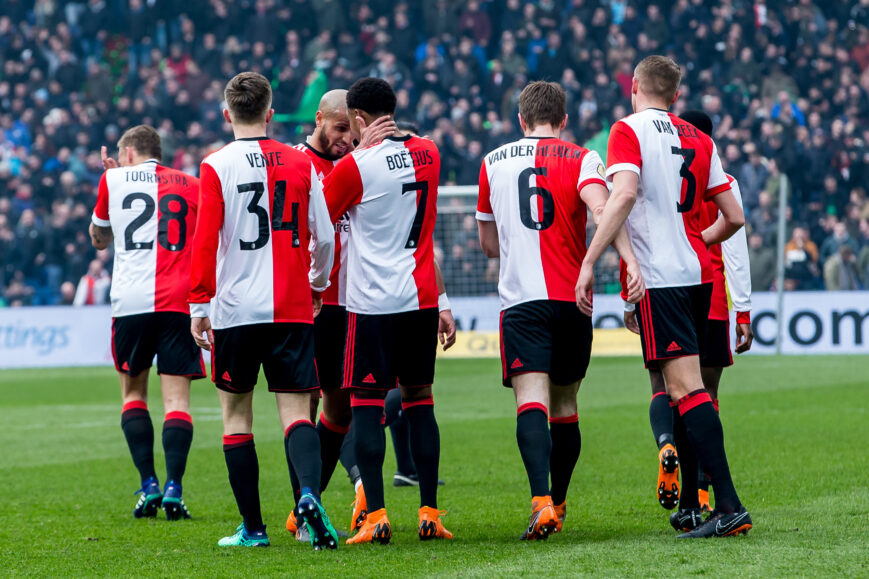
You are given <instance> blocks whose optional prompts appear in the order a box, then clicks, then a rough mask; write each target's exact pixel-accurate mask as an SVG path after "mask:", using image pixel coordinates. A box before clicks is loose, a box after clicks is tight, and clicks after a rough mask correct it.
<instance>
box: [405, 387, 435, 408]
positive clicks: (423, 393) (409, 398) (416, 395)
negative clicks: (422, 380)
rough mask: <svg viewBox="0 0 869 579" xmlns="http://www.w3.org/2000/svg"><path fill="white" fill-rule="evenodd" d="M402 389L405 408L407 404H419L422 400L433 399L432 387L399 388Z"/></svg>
mask: <svg viewBox="0 0 869 579" xmlns="http://www.w3.org/2000/svg"><path fill="white" fill-rule="evenodd" d="M399 388H401V404H402V406H404V404H405V403H410V402H417V401H420V400H426V399H429V400H430V399H431V397H432V393H431V386H423V387H410V386H399Z"/></svg>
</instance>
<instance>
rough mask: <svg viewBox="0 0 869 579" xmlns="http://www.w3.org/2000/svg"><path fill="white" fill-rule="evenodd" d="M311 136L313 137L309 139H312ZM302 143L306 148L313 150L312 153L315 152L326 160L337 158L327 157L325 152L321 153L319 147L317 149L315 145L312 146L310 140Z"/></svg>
mask: <svg viewBox="0 0 869 579" xmlns="http://www.w3.org/2000/svg"><path fill="white" fill-rule="evenodd" d="M310 138H311V137H308V139H310ZM302 144H303V145H305V148H306V149H308V150H309V151H311V152H312V153H314V154H315V155H317V156H318V157H320V158H321V159H325V160H326V161H334V160H335V159H331V158H329V157H327V156H326V155H324V154H323V153H321V152H320V151H318V150H317V149H315V148H314V147H312V146H311V143H310V142H308V141H307V140H306V141H305V142H304V143H302Z"/></svg>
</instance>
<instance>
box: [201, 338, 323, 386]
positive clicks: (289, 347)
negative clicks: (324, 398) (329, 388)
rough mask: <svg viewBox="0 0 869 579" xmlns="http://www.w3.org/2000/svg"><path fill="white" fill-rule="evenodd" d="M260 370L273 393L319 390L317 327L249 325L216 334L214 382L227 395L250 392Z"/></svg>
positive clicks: (213, 355)
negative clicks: (227, 393)
mask: <svg viewBox="0 0 869 579" xmlns="http://www.w3.org/2000/svg"><path fill="white" fill-rule="evenodd" d="M260 366H262V369H263V373H264V374H265V377H266V382H267V383H268V388H269V391H270V392H305V391H309V390H317V389H319V387H320V383H319V382H318V380H317V370H316V366H315V364H314V325H313V324H303V323H291V322H280V323H263V324H248V325H244V326H235V327H232V328H224V329H222V330H214V348H213V349H212V351H211V378H212V379H213V380H214V385H215V386H217V387H218V388H219V389H221V390H225V391H226V392H234V393H237V394H240V393H244V392H250V391H251V390H253V387H254V386H256V383H257V379H258V378H259V371H260Z"/></svg>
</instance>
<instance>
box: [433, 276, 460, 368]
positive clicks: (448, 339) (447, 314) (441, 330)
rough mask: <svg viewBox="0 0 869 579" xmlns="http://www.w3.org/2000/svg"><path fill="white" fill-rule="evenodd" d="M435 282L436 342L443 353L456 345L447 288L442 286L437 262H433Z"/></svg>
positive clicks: (454, 326) (442, 277)
mask: <svg viewBox="0 0 869 579" xmlns="http://www.w3.org/2000/svg"><path fill="white" fill-rule="evenodd" d="M434 267H435V281H436V282H437V285H438V318H439V319H438V340H440V343H441V346H443V348H444V352H446V351H447V350H449V349H450V348H452V346H453V344H455V343H456V320H455V319H453V312H452V310H451V309H450V301H449V299H448V298H447V288H446V286H445V285H444V274H443V273H442V272H441V266H440V265H439V264H438V262H437V260H435V262H434Z"/></svg>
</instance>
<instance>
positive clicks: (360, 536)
mask: <svg viewBox="0 0 869 579" xmlns="http://www.w3.org/2000/svg"><path fill="white" fill-rule="evenodd" d="M391 538H392V527H391V526H390V525H389V519H387V518H386V509H377V510H376V511H374V512H373V513H368V516H367V517H365V522H363V523H362V526H361V527H360V528H359V530H358V531H357V532H356V534H355V535H353V536H352V537H350V538H349V539H347V544H348V545H358V544H361V543H372V542H375V541H376V542H378V543H380V544H381V545H386V544H388V543H389V540H390V539H391Z"/></svg>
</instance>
